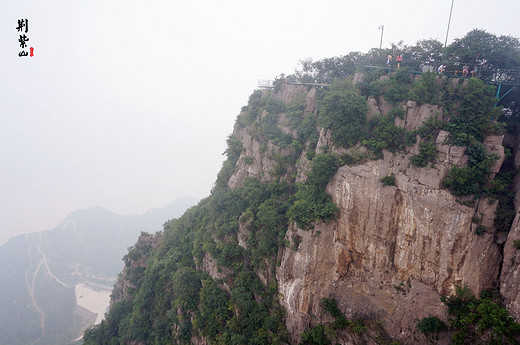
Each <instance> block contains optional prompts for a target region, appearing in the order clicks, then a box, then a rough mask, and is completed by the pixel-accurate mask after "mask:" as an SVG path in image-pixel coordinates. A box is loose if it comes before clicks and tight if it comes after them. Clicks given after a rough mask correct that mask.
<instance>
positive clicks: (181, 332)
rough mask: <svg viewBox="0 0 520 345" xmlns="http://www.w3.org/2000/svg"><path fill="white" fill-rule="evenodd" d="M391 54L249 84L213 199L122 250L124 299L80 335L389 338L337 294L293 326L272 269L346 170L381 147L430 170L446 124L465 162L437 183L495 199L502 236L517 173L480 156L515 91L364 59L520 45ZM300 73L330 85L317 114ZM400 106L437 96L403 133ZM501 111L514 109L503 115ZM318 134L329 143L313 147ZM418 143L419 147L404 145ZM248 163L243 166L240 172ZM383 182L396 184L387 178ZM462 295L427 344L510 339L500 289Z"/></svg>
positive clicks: (305, 66) (428, 323) (497, 58)
mask: <svg viewBox="0 0 520 345" xmlns="http://www.w3.org/2000/svg"><path fill="white" fill-rule="evenodd" d="M476 42H479V43H478V46H477V44H476ZM482 42H483V43H482ZM392 49H393V50H389V51H386V50H383V51H380V50H372V51H370V52H369V53H367V54H361V53H351V54H349V55H346V56H343V57H338V58H331V59H324V60H320V61H316V62H312V61H304V62H302V68H301V70H299V71H298V72H297V73H296V74H294V75H290V76H283V75H282V76H280V77H279V78H278V79H277V81H276V82H275V88H274V89H273V90H263V91H260V90H256V91H254V92H253V94H252V95H251V97H250V98H249V102H248V105H247V106H245V107H244V108H243V109H242V111H241V113H240V115H239V116H238V118H237V122H236V125H235V132H234V133H235V134H236V133H242V134H241V137H239V136H238V135H232V136H230V137H229V139H228V149H227V150H226V155H227V160H226V161H225V162H224V164H223V167H222V169H221V171H220V173H219V174H218V177H217V180H216V183H215V187H214V188H213V190H212V191H211V195H210V196H209V197H208V198H206V199H204V200H203V201H201V202H200V203H199V204H198V205H197V206H195V207H193V208H191V209H190V210H188V211H187V212H186V213H185V214H184V215H183V216H182V217H180V218H179V219H177V220H173V221H170V222H168V223H166V224H165V226H164V230H163V231H162V232H160V233H158V234H156V235H155V236H154V239H153V243H148V244H147V245H139V243H138V244H136V246H134V247H133V248H132V249H131V250H130V251H129V252H128V254H127V255H126V256H125V264H126V268H125V271H124V273H123V275H122V276H121V277H120V281H125V284H121V286H125V288H121V287H120V288H119V290H118V289H116V291H114V294H113V296H118V298H113V300H112V305H111V309H110V313H109V314H108V315H107V318H106V320H105V321H103V322H102V323H101V324H100V325H99V326H97V327H94V328H92V329H90V330H88V331H87V332H86V333H85V337H84V339H85V341H84V343H85V345H91V344H164V345H166V344H189V343H197V344H203V343H207V344H237V345H238V344H251V345H253V344H254V345H259V344H289V343H298V342H299V343H301V344H333V343H336V342H339V340H338V339H339V337H343V338H341V339H347V338H348V339H350V340H349V341H352V342H354V343H364V342H368V341H371V342H372V343H373V342H376V343H379V344H390V343H392V342H393V344H397V342H395V341H394V339H392V338H391V337H390V336H389V334H388V333H387V332H386V330H385V329H384V328H383V327H381V325H380V323H378V320H377V319H376V318H368V317H366V318H355V319H347V318H346V317H345V315H343V313H342V312H341V311H340V310H339V309H338V307H337V302H336V301H335V300H332V299H330V300H329V299H324V300H322V301H321V302H320V303H321V307H322V310H323V315H320V316H319V318H318V316H314V318H315V319H314V320H315V321H314V322H312V324H313V325H312V326H313V327H309V328H308V329H307V330H306V331H305V332H303V333H302V334H297V335H294V334H290V332H289V331H288V329H287V327H286V322H287V320H286V312H285V310H284V308H283V307H282V305H281V303H280V295H279V288H278V281H277V272H276V271H277V267H279V265H280V260H281V253H282V251H283V250H292V251H295V252H297V251H298V250H299V244H300V243H299V240H298V237H291V238H290V239H289V237H287V236H286V233H287V231H288V229H294V228H300V229H306V230H307V231H311V230H312V229H313V228H314V227H315V225H316V224H318V223H321V222H328V221H331V220H333V219H335V217H336V216H337V214H338V212H339V210H338V207H337V205H335V204H334V203H333V202H332V201H331V197H330V195H328V194H327V193H326V192H325V189H326V187H327V184H328V183H329V180H330V178H331V177H332V176H334V174H335V173H336V171H337V170H338V169H339V168H340V167H341V166H345V165H349V166H354V165H361V164H363V163H364V162H366V161H369V160H377V159H381V158H382V157H383V154H384V152H391V153H395V154H400V155H403V156H404V155H409V156H410V158H409V159H410V163H411V164H412V165H413V166H415V167H417V168H418V169H423V168H424V169H426V168H428V167H432V166H434V165H435V162H436V159H437V155H438V152H437V149H436V143H435V140H436V138H437V136H438V134H439V132H440V131H441V130H442V131H446V132H448V133H449V136H448V137H447V141H446V143H448V144H450V145H454V146H460V147H463V148H464V149H465V154H466V157H467V163H466V164H464V165H463V166H457V165H453V166H452V167H451V168H450V170H449V172H448V174H447V176H446V178H445V180H444V188H446V189H449V190H450V192H451V193H452V194H453V195H455V196H457V197H460V198H461V199H460V202H469V203H471V202H472V201H471V200H476V199H478V198H480V197H483V196H486V197H488V198H490V199H494V200H495V202H498V208H497V219H498V220H499V221H498V222H497V224H500V226H501V228H500V229H497V230H496V231H508V228H509V227H511V222H512V221H513V217H514V215H515V210H514V203H513V199H514V194H512V193H511V190H512V189H511V186H512V183H513V178H514V176H515V175H516V168H515V167H514V163H512V158H511V157H512V156H511V155H506V157H505V161H506V163H505V164H503V166H502V170H501V171H500V172H499V173H498V174H497V175H496V176H494V174H492V166H493V165H494V163H495V162H496V161H497V160H498V158H499V157H498V156H497V155H496V154H493V153H488V152H487V151H486V148H485V146H484V144H483V141H484V139H485V138H486V136H488V135H490V134H504V133H505V132H506V131H507V132H508V133H509V134H510V135H515V136H516V135H517V134H518V130H517V117H518V114H519V107H518V105H519V103H518V97H519V93H518V92H517V91H513V92H511V93H510V94H509V95H508V96H507V97H505V98H504V99H502V101H501V103H499V104H498V107H496V106H495V103H496V102H497V99H496V98H495V95H496V91H495V86H493V85H487V84H484V83H483V82H482V81H480V80H478V79H475V78H471V79H467V80H466V81H464V82H463V81H462V80H460V82H458V81H457V80H455V82H454V81H453V80H451V79H447V78H440V77H439V76H437V75H435V74H434V73H431V72H427V73H424V74H422V76H421V77H420V78H419V77H414V76H413V75H412V74H411V73H410V69H408V68H407V67H406V63H404V64H403V66H402V68H401V69H399V70H397V71H395V72H392V73H390V74H389V75H388V72H387V71H385V70H384V69H381V70H378V69H375V70H369V71H366V70H364V69H362V68H360V67H359V66H360V65H363V64H368V63H369V62H371V63H372V64H374V62H377V61H376V60H378V59H379V60H381V61H383V60H382V59H383V58H386V55H387V54H388V53H389V52H393V51H394V50H398V51H400V52H402V54H403V55H404V56H405V61H406V59H408V61H410V66H412V65H413V64H416V63H418V62H420V61H428V62H430V63H438V62H440V61H441V56H447V57H448V59H450V60H449V61H457V60H461V61H468V60H471V61H473V60H475V58H476V53H475V51H474V49H477V51H478V53H479V54H480V56H485V58H486V59H487V60H488V61H489V62H492V63H494V64H496V65H497V66H504V67H508V68H519V67H520V43H519V41H518V39H516V38H511V37H496V36H494V35H491V34H488V33H486V32H483V31H479V30H474V31H472V32H470V33H468V35H467V36H466V37H464V38H461V39H458V40H455V42H454V43H453V44H452V45H450V46H449V47H448V49H447V50H446V51H445V52H443V50H442V45H441V44H440V42H437V41H433V40H428V41H421V42H419V43H418V44H417V45H415V46H403V45H400V46H394V47H393V48H392ZM442 53H444V55H442ZM355 73H356V76H357V77H356V78H357V82H356V83H354V82H353V81H352V80H353V77H354V74H355ZM294 81H299V82H318V83H330V85H329V86H327V87H324V88H322V89H319V90H317V91H316V102H317V103H316V110H314V109H311V110H309V109H310V108H309V104H310V102H311V101H309V100H308V99H307V100H306V99H305V98H303V94H301V93H300V94H298V93H296V94H291V95H290V96H287V93H289V89H288V88H287V87H286V85H285V83H286V82H294ZM309 88H310V87H309ZM304 89H305V88H304ZM383 100H384V102H386V104H387V105H391V109H390V110H389V111H386V112H381V113H380V114H373V113H371V111H370V110H369V109H371V108H370V107H369V104H372V105H374V104H375V106H376V107H380V106H381V104H379V103H381V102H382V101H383ZM407 101H413V102H415V103H416V104H418V105H420V104H435V105H439V107H441V108H442V109H443V114H437V115H438V116H432V117H430V118H428V119H427V120H426V121H424V122H423V123H422V125H421V126H418V127H417V128H415V129H413V130H411V129H406V126H402V125H399V123H400V122H399V120H400V119H401V118H403V115H404V107H403V106H404V105H405V104H406V102H407ZM371 102H372V103H371ZM374 102H375V103H374ZM504 106H507V107H508V108H510V109H511V111H510V112H509V113H507V114H505V113H504V112H503V111H501V109H502V107H504ZM320 131H321V134H320ZM325 132H327V133H329V134H330V143H331V144H330V145H323V144H322V143H321V144H320V142H319V141H320V138H321V137H322V136H323V135H322V134H323V133H325ZM244 138H248V139H247V140H249V141H251V142H254V143H256V144H257V146H258V151H257V154H251V155H248V156H247V155H246V152H245V149H244V145H245V144H244V140H245V139H244ZM256 144H255V145H256ZM412 147H414V148H415V150H416V153H415V154H410V150H411V148H412ZM255 152H256V151H255ZM266 162H267V163H266ZM258 164H263V165H262V167H264V169H263V170H262V171H257V170H255V168H253V167H256V166H257V165H258ZM266 167H267V168H266ZM248 169H249V170H248ZM245 171H250V172H251V173H247V174H246V175H248V176H247V177H245V178H243V179H240V178H239V176H245V175H244V174H245V173H244V172H245ZM253 171H254V173H253ZM257 173H258V174H257ZM255 174H256V175H255ZM492 175H493V176H492ZM381 183H383V184H384V185H387V186H393V185H395V176H393V175H389V176H386V177H384V178H383V179H382V180H381ZM475 221H476V222H478V219H477V220H475ZM478 229H479V228H478V227H477V231H479V230H478ZM480 230H481V231H484V230H483V229H482V228H481V229H480ZM488 230H489V229H488ZM315 235H316V236H319V235H320V234H319V233H316V234H315ZM313 236H314V234H313ZM398 288H400V289H401V290H403V291H404V288H403V287H401V286H398ZM396 289H397V288H396ZM459 290H460V291H459V292H460V293H458V294H457V295H455V296H452V297H451V298H447V299H445V301H446V304H447V307H446V308H447V310H448V311H449V313H451V316H450V320H451V321H450V324H449V325H448V324H447V323H443V322H441V321H440V320H439V319H438V318H432V319H425V320H421V322H419V323H418V326H417V327H418V329H419V330H420V331H421V332H422V333H424V338H423V340H425V339H429V340H430V341H435V340H436V339H437V336H438V333H439V332H445V333H447V334H448V336H449V335H452V341H453V342H454V343H459V344H463V343H467V342H469V341H472V342H476V343H479V341H480V340H479V339H480V335H482V334H485V335H486V337H485V339H487V340H486V341H488V342H489V343H496V344H499V343H504V342H506V341H510V342H511V343H514V342H515V341H516V340H515V339H517V340H518V338H515V337H517V334H518V331H519V326H518V325H517V324H516V323H514V321H513V320H512V319H511V318H509V317H508V315H507V312H506V310H505V308H503V307H502V306H501V304H500V296H498V295H497V294H496V292H486V294H484V295H483V296H481V299H478V298H476V297H474V296H473V295H470V294H469V293H466V294H464V293H463V292H464V288H463V287H460V289H459ZM461 291H462V292H461ZM484 308H487V310H488V312H486V311H483V309H484ZM486 315H487V316H489V315H492V317H487V316H486ZM321 320H323V321H321ZM345 337H347V338H345ZM203 339H204V340H203ZM204 341H205V342H204Z"/></svg>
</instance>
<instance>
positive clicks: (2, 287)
mask: <svg viewBox="0 0 520 345" xmlns="http://www.w3.org/2000/svg"><path fill="white" fill-rule="evenodd" d="M197 202H198V200H197V199H195V198H190V197H184V198H180V199H177V200H175V201H174V202H172V203H170V204H168V205H167V206H166V207H164V208H161V209H151V210H149V211H147V212H146V213H144V214H143V215H142V216H140V215H135V214H133V215H124V216H122V215H116V214H114V213H112V212H110V211H108V210H106V209H103V208H101V207H94V208H88V209H82V210H77V211H74V212H72V213H70V214H69V215H68V216H67V217H65V219H64V220H63V221H62V222H61V223H60V224H58V225H57V226H56V227H55V228H54V229H52V230H48V231H41V232H38V233H32V234H25V235H20V236H15V237H13V238H11V239H9V241H8V242H7V243H5V244H4V245H2V246H0V277H1V278H0V318H1V319H2V323H1V324H0V344H4V345H22V344H24V345H25V344H34V345H44V344H49V345H51V344H52V345H56V344H71V343H74V339H77V338H78V337H79V336H80V335H81V330H82V329H84V328H85V327H87V326H89V325H90V324H92V323H93V322H94V320H95V318H96V317H95V315H96V314H94V313H92V312H90V311H88V310H86V309H85V308H82V307H80V306H78V305H77V303H76V299H77V296H76V295H75V290H74V287H75V286H77V285H78V284H83V283H87V284H91V285H92V286H97V285H96V284H99V286H107V287H112V286H113V284H114V282H115V279H116V277H117V274H118V272H120V271H121V269H122V267H123V261H122V260H121V258H122V257H123V256H124V254H125V253H126V252H127V248H128V247H130V246H131V245H133V244H134V243H135V241H136V239H137V237H138V235H139V233H141V232H155V231H158V230H160V229H161V228H162V225H163V224H164V223H165V222H166V221H168V220H169V219H171V218H177V217H179V216H180V215H182V214H183V213H184V211H185V210H186V209H187V208H189V207H191V206H193V205H195V204H196V203H197Z"/></svg>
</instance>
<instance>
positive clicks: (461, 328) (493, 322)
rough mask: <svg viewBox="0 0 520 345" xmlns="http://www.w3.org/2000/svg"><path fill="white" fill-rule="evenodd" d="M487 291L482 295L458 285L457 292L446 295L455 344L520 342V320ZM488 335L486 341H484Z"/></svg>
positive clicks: (445, 301)
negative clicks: (519, 338)
mask: <svg viewBox="0 0 520 345" xmlns="http://www.w3.org/2000/svg"><path fill="white" fill-rule="evenodd" d="M494 297H495V296H494V294H493V293H491V292H488V291H484V292H483V293H482V294H481V296H480V299H477V298H475V297H474V296H473V294H472V293H471V291H469V289H467V288H462V287H458V288H457V291H456V295H455V296H450V297H449V298H445V297H444V298H443V302H444V303H445V304H446V305H447V307H448V312H449V314H450V316H451V318H450V320H449V321H450V333H451V340H452V342H453V344H461V345H462V344H482V343H485V344H497V345H498V344H517V343H518V336H519V335H520V324H517V323H515V322H514V320H513V318H512V317H510V316H509V315H508V313H507V310H506V309H505V308H504V307H503V306H501V305H500V304H499V303H497V302H496V301H494V300H493V298H494ZM484 339H486V340H485V341H483V340H484Z"/></svg>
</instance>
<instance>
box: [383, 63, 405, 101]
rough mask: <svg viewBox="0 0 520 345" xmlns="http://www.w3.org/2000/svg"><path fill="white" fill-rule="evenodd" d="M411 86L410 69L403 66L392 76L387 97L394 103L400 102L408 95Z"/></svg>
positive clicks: (386, 93)
mask: <svg viewBox="0 0 520 345" xmlns="http://www.w3.org/2000/svg"><path fill="white" fill-rule="evenodd" d="M409 87H410V71H409V70H408V69H407V68H401V69H398V70H397V71H395V73H393V74H392V75H391V76H390V88H388V89H387V90H386V92H385V99H386V100H387V101H388V102H390V103H393V104H399V103H401V102H402V101H404V100H406V99H407V97H408V90H409Z"/></svg>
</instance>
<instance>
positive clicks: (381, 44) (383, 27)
mask: <svg viewBox="0 0 520 345" xmlns="http://www.w3.org/2000/svg"><path fill="white" fill-rule="evenodd" d="M379 29H380V30H381V42H379V49H381V47H382V46H383V30H384V29H385V26H384V25H379Z"/></svg>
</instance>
